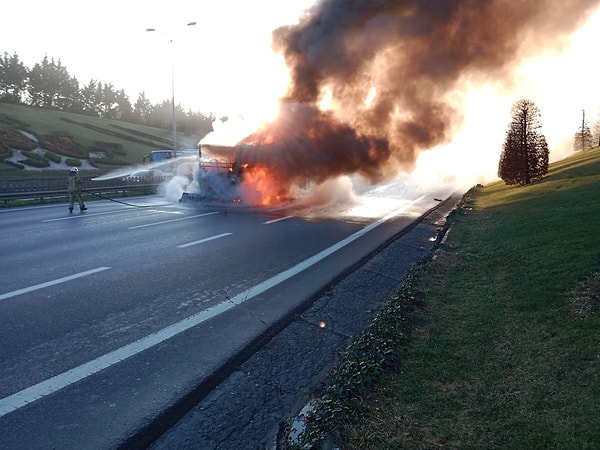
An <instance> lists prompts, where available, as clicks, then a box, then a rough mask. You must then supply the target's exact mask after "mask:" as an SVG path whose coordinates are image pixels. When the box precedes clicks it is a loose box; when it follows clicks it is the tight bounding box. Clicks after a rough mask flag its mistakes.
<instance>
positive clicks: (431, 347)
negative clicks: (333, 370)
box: [342, 149, 600, 449]
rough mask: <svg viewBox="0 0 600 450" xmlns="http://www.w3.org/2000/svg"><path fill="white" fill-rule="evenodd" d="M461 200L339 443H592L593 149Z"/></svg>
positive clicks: (597, 412) (595, 323) (597, 182)
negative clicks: (385, 364) (411, 328)
mask: <svg viewBox="0 0 600 450" xmlns="http://www.w3.org/2000/svg"><path fill="white" fill-rule="evenodd" d="M471 206H472V209H467V210H466V212H465V213H464V214H462V215H457V219H456V222H455V224H454V226H453V228H452V230H451V232H450V234H449V236H448V241H447V244H448V245H447V247H445V250H442V251H440V252H439V255H438V257H437V259H435V260H434V261H432V262H431V263H430V265H429V267H428V271H427V273H428V275H427V276H426V277H424V278H423V279H422V280H421V282H422V288H423V289H424V292H425V298H426V304H427V307H426V308H425V310H424V311H423V313H422V317H421V318H420V320H422V321H423V323H424V325H423V326H422V327H420V328H419V329H418V330H417V331H418V332H417V333H415V334H414V340H413V343H412V344H411V346H410V349H409V355H408V356H407V358H406V360H405V364H404V372H403V373H402V374H400V375H397V376H391V377H388V378H387V379H386V380H385V382H384V383H383V387H382V388H381V390H380V391H379V392H378V393H377V395H376V396H374V397H373V398H370V400H369V402H368V406H369V407H368V412H366V413H365V415H364V417H361V425H360V426H349V427H348V428H346V429H345V431H344V439H347V440H348V442H346V444H345V445H343V446H342V447H343V448H361V449H368V448H390V449H391V448H486V449H487V448H503V449H504V448H514V449H521V448H557V449H558V448H560V449H584V448H600V314H599V309H600V308H599V307H600V302H599V300H598V294H599V293H600V290H599V289H598V286H599V285H600V281H598V278H597V277H596V276H594V274H596V273H597V272H599V271H600V267H599V264H600V234H599V233H598V230H600V150H599V149H595V150H591V151H587V152H584V153H581V154H578V155H576V156H574V157H572V158H569V159H567V160H564V161H561V162H558V163H555V164H553V165H551V169H550V173H549V175H548V176H547V177H546V178H545V179H543V180H541V181H540V182H538V183H535V184H534V185H531V186H527V187H508V186H505V185H504V184H503V183H502V182H498V183H494V184H490V185H488V186H486V187H484V188H483V189H480V190H478V191H477V192H476V193H475V194H474V195H473V198H472V203H471ZM584 292H587V294H590V295H583V294H584Z"/></svg>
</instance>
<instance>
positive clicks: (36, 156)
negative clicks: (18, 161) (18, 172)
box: [21, 150, 46, 161]
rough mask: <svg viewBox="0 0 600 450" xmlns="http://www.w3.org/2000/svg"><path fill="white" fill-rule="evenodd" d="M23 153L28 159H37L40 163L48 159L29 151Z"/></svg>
mask: <svg viewBox="0 0 600 450" xmlns="http://www.w3.org/2000/svg"><path fill="white" fill-rule="evenodd" d="M21 153H23V155H25V156H26V157H27V159H37V160H40V161H46V158H44V157H43V156H42V155H40V154H39V153H35V152H29V151H27V150H23V151H21Z"/></svg>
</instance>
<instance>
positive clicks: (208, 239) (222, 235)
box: [177, 233, 233, 248]
mask: <svg viewBox="0 0 600 450" xmlns="http://www.w3.org/2000/svg"><path fill="white" fill-rule="evenodd" d="M232 234H233V233H223V234H217V235H216V236H211V237H207V238H204V239H200V240H199V241H194V242H189V243H187V244H181V245H178V246H177V247H179V248H186V247H191V246H192V245H196V244H202V243H204V242H208V241H212V240H213V239H219V238H222V237H225V236H231V235H232Z"/></svg>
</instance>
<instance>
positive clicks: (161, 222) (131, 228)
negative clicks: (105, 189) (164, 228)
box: [127, 211, 219, 230]
mask: <svg viewBox="0 0 600 450" xmlns="http://www.w3.org/2000/svg"><path fill="white" fill-rule="evenodd" d="M213 214H219V211H213V212H209V213H204V214H197V215H195V216H188V217H179V218H178V219H170V220H162V221H160V222H152V223H146V224H144V225H135V226H133V227H128V228H127V229H128V230H136V229H138V228H146V227H153V226H156V225H163V224H165V223H172V222H179V221H180V220H190V219H195V218H197V217H204V216H212V215H213Z"/></svg>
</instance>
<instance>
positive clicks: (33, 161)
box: [19, 158, 50, 168]
mask: <svg viewBox="0 0 600 450" xmlns="http://www.w3.org/2000/svg"><path fill="white" fill-rule="evenodd" d="M19 162H20V163H22V164H25V165H27V166H31V167H39V168H42V167H49V166H50V162H49V161H48V160H47V159H43V158H42V159H37V158H27V159H20V160H19Z"/></svg>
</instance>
